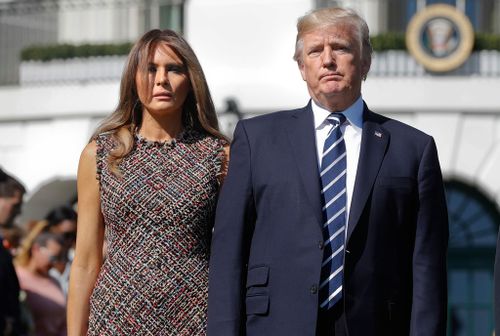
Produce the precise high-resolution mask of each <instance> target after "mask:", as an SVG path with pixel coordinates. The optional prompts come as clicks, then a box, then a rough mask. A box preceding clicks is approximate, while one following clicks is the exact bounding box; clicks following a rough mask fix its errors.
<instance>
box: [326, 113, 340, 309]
mask: <svg viewBox="0 0 500 336" xmlns="http://www.w3.org/2000/svg"><path fill="white" fill-rule="evenodd" d="M327 120H328V121H329V122H330V123H331V124H332V125H333V127H332V129H331V131H330V133H329V134H328V136H327V138H326V140H325V145H324V147H323V157H322V159H321V173H320V175H321V184H322V190H321V196H322V199H323V215H324V216H323V218H324V224H323V236H324V239H325V242H324V256H323V263H322V267H321V282H320V286H319V304H320V308H323V309H329V308H331V307H333V306H334V305H335V304H336V303H337V302H338V301H339V300H340V299H341V298H342V279H343V277H344V250H345V247H344V242H345V230H346V200H347V197H346V172H347V168H346V167H347V165H346V150H345V142H344V135H343V134H342V132H341V130H340V126H341V125H342V124H343V123H344V122H345V120H346V118H345V116H344V115H343V114H341V113H332V114H330V116H329V117H328V119H327Z"/></svg>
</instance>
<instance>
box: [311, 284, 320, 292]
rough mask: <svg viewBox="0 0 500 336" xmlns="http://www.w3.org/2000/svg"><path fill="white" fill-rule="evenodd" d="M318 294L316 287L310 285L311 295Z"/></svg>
mask: <svg viewBox="0 0 500 336" xmlns="http://www.w3.org/2000/svg"><path fill="white" fill-rule="evenodd" d="M317 292H318V286H316V285H312V286H311V294H316V293H317Z"/></svg>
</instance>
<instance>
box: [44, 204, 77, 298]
mask: <svg viewBox="0 0 500 336" xmlns="http://www.w3.org/2000/svg"><path fill="white" fill-rule="evenodd" d="M45 220H46V221H47V228H46V230H47V231H49V232H52V233H54V234H58V235H60V236H61V237H62V239H63V241H64V251H63V253H62V256H63V258H61V260H58V261H57V262H55V263H54V266H53V267H52V268H51V269H50V271H49V274H50V275H51V276H52V277H53V278H54V279H56V280H57V281H58V282H59V285H60V286H61V289H62V290H63V292H64V295H67V293H68V285H69V273H70V270H71V263H72V262H73V256H74V251H75V243H76V220H77V213H76V211H75V210H74V209H73V208H72V207H69V206H65V205H63V206H60V207H57V208H54V209H53V210H51V211H50V212H49V213H48V214H47V216H46V217H45Z"/></svg>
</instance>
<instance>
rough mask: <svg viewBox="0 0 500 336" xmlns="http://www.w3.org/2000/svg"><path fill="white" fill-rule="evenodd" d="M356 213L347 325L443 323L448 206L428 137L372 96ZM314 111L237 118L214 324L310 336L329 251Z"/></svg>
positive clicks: (361, 331) (213, 288) (218, 252)
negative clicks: (381, 109)
mask: <svg viewBox="0 0 500 336" xmlns="http://www.w3.org/2000/svg"><path fill="white" fill-rule="evenodd" d="M363 120H364V121H363V133H362V141H361V149H360V157H359V163H358V171H357V175H356V182H355V186H354V191H353V198H352V205H351V209H350V215H349V220H348V232H347V245H346V251H345V263H344V266H345V268H344V298H345V300H344V303H343V304H344V311H345V314H346V321H347V328H348V331H349V334H350V335H351V336H358V335H360V336H361V335H363V336H364V335H383V336H387V335H397V336H402V335H422V336H433V335H440V336H441V335H445V330H446V305H447V285H446V282H447V280H446V251H447V241H448V216H447V210H446V202H445V196H444V188H443V183H442V176H441V170H440V167H439V162H438V157H437V152H436V146H435V143H434V140H433V138H432V137H430V136H428V135H426V134H424V133H423V132H420V131H418V130H416V129H414V128H412V127H410V126H407V125H405V124H403V123H400V122H398V121H395V120H391V119H388V118H385V117H383V116H381V115H378V114H375V113H373V112H371V111H370V110H369V109H368V108H367V107H366V106H365V110H364V114H363ZM320 197H321V196H320V179H319V173H318V165H317V158H316V144H315V133H314V126H313V114H312V110H311V106H310V104H308V105H307V106H306V107H305V108H301V109H297V110H290V111H282V112H277V113H272V114H268V115H264V116H259V117H256V118H252V119H247V120H242V121H240V122H239V123H238V125H237V127H236V130H235V133H234V141H233V143H232V146H231V161H230V163H229V171H228V175H227V178H226V180H225V182H224V185H223V187H222V190H221V195H220V198H219V203H218V207H217V214H216V221H215V227H214V233H213V240H212V255H211V260H210V274H209V277H210V279H209V297H208V335H209V336H225V335H248V336H278V335H286V336H293V335H297V336H307V335H310V336H314V335H315V333H316V323H317V316H318V289H317V288H318V284H319V282H320V269H321V263H322V258H323V250H322V248H323V243H322V242H323V236H322V229H321V227H322V222H323V218H322V212H321V199H320Z"/></svg>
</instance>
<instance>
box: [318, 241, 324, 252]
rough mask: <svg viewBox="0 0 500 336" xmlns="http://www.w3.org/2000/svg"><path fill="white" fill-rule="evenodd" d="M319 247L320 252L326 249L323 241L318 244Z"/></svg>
mask: <svg viewBox="0 0 500 336" xmlns="http://www.w3.org/2000/svg"><path fill="white" fill-rule="evenodd" d="M318 247H319V249H320V250H322V249H323V247H325V243H324V242H323V241H322V240H320V241H319V243H318Z"/></svg>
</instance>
